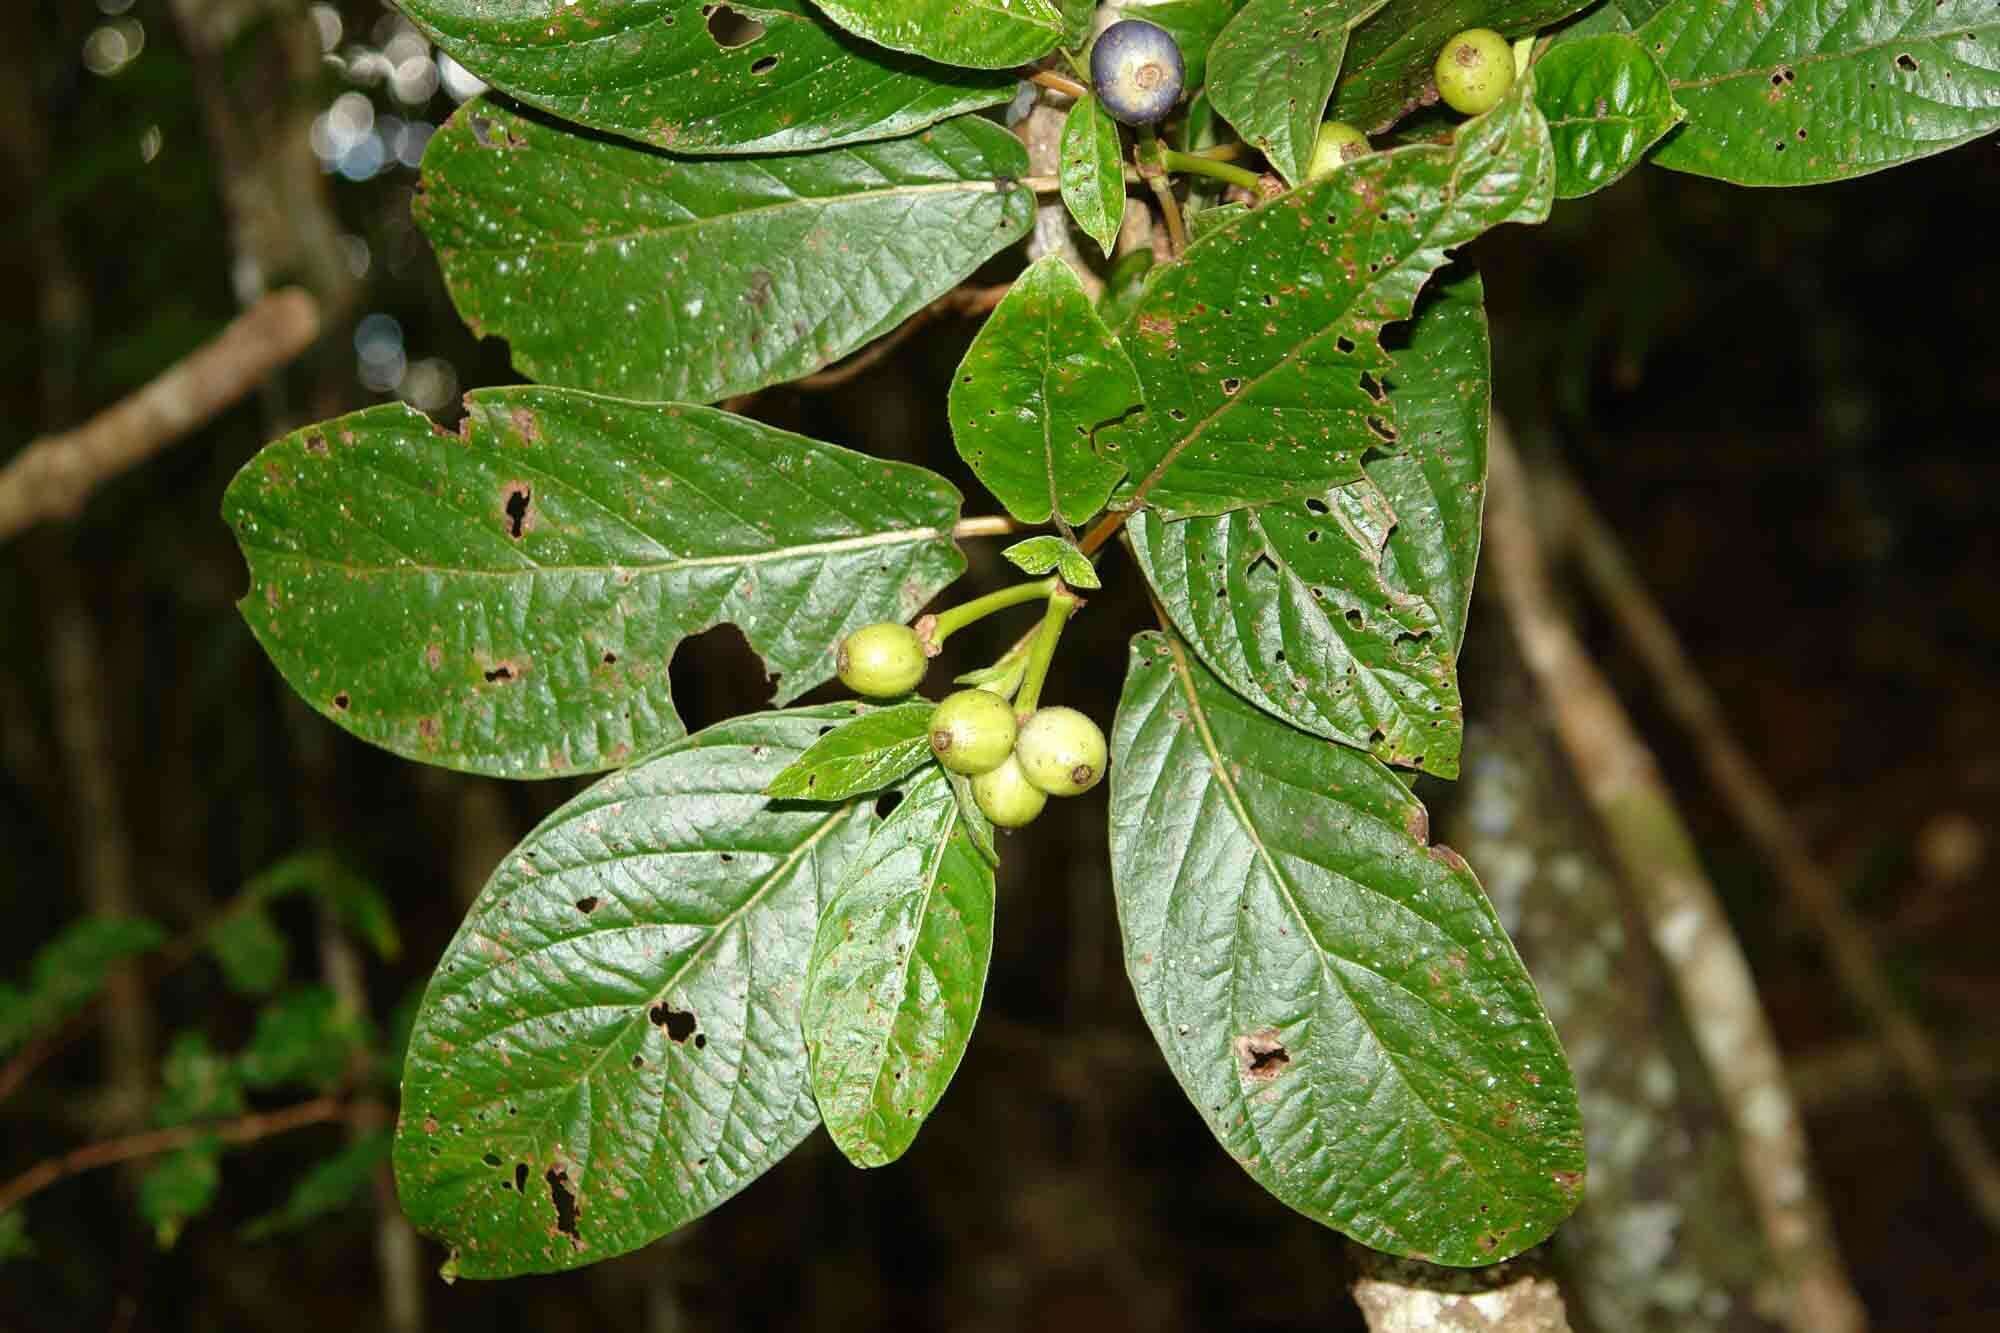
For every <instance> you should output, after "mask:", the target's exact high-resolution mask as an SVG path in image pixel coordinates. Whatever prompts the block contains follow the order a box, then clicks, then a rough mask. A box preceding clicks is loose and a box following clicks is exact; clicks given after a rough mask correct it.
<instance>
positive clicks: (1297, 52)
mask: <svg viewBox="0 0 2000 1333" xmlns="http://www.w3.org/2000/svg"><path fill="white" fill-rule="evenodd" d="M1382 5H1383V0H1249V3H1248V4H1247V5H1245V6H1244V7H1243V10H1242V12H1241V13H1239V14H1237V16H1236V17H1235V18H1234V19H1233V20H1231V21H1230V24H1229V26H1228V27H1226V28H1224V29H1223V30H1222V35H1221V36H1220V37H1218V38H1216V40H1215V45H1214V47H1213V48H1212V49H1211V50H1210V51H1209V54H1208V63H1209V74H1208V95H1209V97H1210V99H1211V100H1213V101H1214V103H1215V109H1216V110H1217V111H1220V112H1221V113H1222V115H1223V117H1224V118H1225V119H1227V120H1228V121H1229V123H1230V124H1231V125H1234V126H1235V127H1236V132H1237V133H1238V134H1241V135H1242V136H1243V138H1244V139H1245V141H1247V142H1248V143H1250V144H1251V145H1253V146H1254V147H1256V148H1257V149H1259V150H1260V151H1261V152H1262V153H1263V154H1264V156H1265V157H1266V158H1269V159H1270V162H1271V167H1272V169H1273V170H1275V171H1276V172H1277V173H1278V174H1279V175H1280V176H1283V177H1284V178H1285V179H1286V180H1287V181H1289V182H1290V183H1291V184H1293V185H1297V184H1299V183H1300V182H1301V181H1303V180H1305V178H1306V165H1307V164H1308V163H1309V162H1310V161H1311V160H1312V152H1313V141H1314V140H1315V138H1317V137H1318V134H1319V123H1320V119H1321V117H1322V115H1323V114H1324V113H1325V111H1326V99H1327V97H1328V96H1329V95H1330V94H1331V93H1332V92H1333V83H1334V79H1335V78H1336V77H1337V76H1338V75H1339V74H1340V62H1341V59H1342V57H1344V56H1345V55H1346V54H1347V35H1348V32H1349V31H1350V30H1351V29H1352V28H1353V27H1354V26H1355V25H1356V24H1358V23H1360V22H1361V21H1362V20H1363V19H1366V18H1367V17H1368V16H1369V15H1371V14H1373V13H1374V12H1375V11H1376V10H1378V9H1380V8H1381V7H1382Z"/></svg>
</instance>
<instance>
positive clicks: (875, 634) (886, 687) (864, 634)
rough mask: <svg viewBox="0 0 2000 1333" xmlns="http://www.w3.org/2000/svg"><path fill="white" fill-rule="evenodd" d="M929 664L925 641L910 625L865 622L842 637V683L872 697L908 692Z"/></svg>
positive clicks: (912, 688) (922, 675) (884, 697)
mask: <svg viewBox="0 0 2000 1333" xmlns="http://www.w3.org/2000/svg"><path fill="white" fill-rule="evenodd" d="M929 665H930V660H929V659H928V658H926V657H925V656H924V645H923V643H922V642H921V641H920V640H919V639H918V638H917V632H916V631H915V630H913V629H911V628H910V627H909V626H908V625H894V624H890V623H888V622H886V621H884V622H883V623H881V624H877V625H863V626H862V627H861V628H860V629H858V630H856V631H854V633H852V634H850V635H848V636H847V637H846V638H845V639H842V640H841V641H840V683H841V684H843V685H845V686H846V687H847V688H848V689H850V690H853V691H854V692H855V693H856V694H865V695H867V696H868V697H869V698H871V699H890V698H894V697H895V696H896V695H899V694H908V693H909V692H910V691H911V690H914V689H915V688H917V682H918V681H920V680H922V679H923V678H924V669H925V668H926V667H928V666H929Z"/></svg>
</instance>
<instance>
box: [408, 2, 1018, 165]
mask: <svg viewBox="0 0 2000 1333" xmlns="http://www.w3.org/2000/svg"><path fill="white" fill-rule="evenodd" d="M398 8H400V9H401V10H402V11H403V12H404V13H405V14H407V15H409V16H410V18H411V19H412V20H413V21H414V22H415V23H416V24H417V26H418V27H420V28H422V29H423V30H424V32H425V33H427V34H428V35H429V36H430V38H431V39H432V40H433V41H435V42H436V43H437V44H438V45H439V46H440V47H442V48H443V49H444V50H445V51H446V52H447V53H448V54H450V55H451V56H452V57H453V58H454V59H456V60H458V61H459V62H460V63H461V64H463V65H464V66H465V67H466V68H467V69H469V70H471V71H472V72H473V73H475V74H477V75H479V77H480V78H482V79H485V80H486V81H487V82H489V83H491V84H492V85H493V86H494V87H496V88H499V89H500V90H501V91H503V92H506V93H509V94H512V95H513V96H514V97H517V98H519V99H520V100H521V101H523V102H526V103H527V104H528V105H530V106H537V107H541V108H543V109H545V110H548V111H551V112H553V113H555V114H556V115H558V116H561V117H562V118H563V119H564V120H569V121H574V122H576V123H577V124H579V125H588V126H590V127H591V128H593V129H600V130H609V131H610V132H611V133H613V134H620V135H624V136H626V137H627V138H632V139H639V140H643V141H644V142H646V143H650V144H655V145H657V146H659V147H661V148H670V149H673V150H675V151H676V152H682V153H793V152H799V151H802V150H806V149H815V148H830V147H833V146H835V145H837V144H844V143H855V142H859V141H861V140H866V139H884V138H891V137H894V136H896V135H899V134H908V133H910V132H911V131H913V130H920V129H923V128H924V127H925V126H927V125H930V124H933V123H935V122H937V121H939V120H943V119H945V118H946V117H948V116H954V115H957V114H959V113H960V112H964V111H975V110H977V109H979V108H980V107H985V106H994V105H997V104H998V103H1001V102H1005V101H1006V100H1007V99H1008V98H1009V97H1012V96H1013V94H1014V87H1015V81H1014V79H1013V78H1012V77H1010V76H1007V75H1004V74H988V73H982V72H975V71H972V70H962V69H948V68H945V67H943V66H939V65H933V64H930V63H928V62H926V61H923V60H917V59H914V58H912V57H910V56H907V55H902V54H899V53H896V52H893V51H884V50H882V49H881V48H879V47H875V46H870V45H868V44H866V43H864V42H857V41H855V40H853V39H852V38H850V37H848V36H847V35H846V34H845V33H843V32H841V31H840V29H839V28H837V27H835V26H834V24H833V23H831V22H829V21H828V20H827V19H826V18H825V17H824V16H822V15H820V14H819V13H817V12H815V11H814V9H813V7H812V6H811V5H809V4H807V3H806V0H745V2H743V3H737V4H732V5H729V6H727V9H728V10H729V11H730V12H731V13H733V14H734V15H735V16H736V17H737V19H738V20H739V24H738V25H737V26H736V27H735V28H734V29H733V30H732V28H730V27H729V26H725V23H726V21H725V20H718V19H716V18H715V17H714V11H717V10H718V9H720V8H722V7H720V6H717V5H715V4H712V3H710V2H709V0H564V3H562V4H560V5H558V4H555V3H553V0H551V2H550V3H543V4H524V3H519V2H518V0H517V2H516V3H510V4H503V5H496V4H494V3H493V0H400V3H399V4H398ZM725 40H727V41H728V42H729V45H727V46H725V45H723V42H724V41H725Z"/></svg>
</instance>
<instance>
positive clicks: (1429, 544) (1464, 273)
mask: <svg viewBox="0 0 2000 1333" xmlns="http://www.w3.org/2000/svg"><path fill="white" fill-rule="evenodd" d="M1391 355H1392V358H1393V364H1392V366H1391V368H1390V372H1389V374H1390V378H1392V379H1393V380H1394V381H1395V382H1396V386H1397V388H1396V410H1397V413H1398V416H1399V419H1400V420H1401V421H1402V423H1403V439H1404V446H1405V447H1404V449H1403V452H1402V453H1400V454H1394V455H1391V456H1390V457H1387V458H1376V459H1371V460H1370V461H1369V462H1368V463H1366V464H1365V465H1364V467H1365V469H1366V471H1367V473H1368V479H1369V480H1370V481H1372V482H1374V483H1375V486H1376V488H1377V489H1378V490H1380V491H1381V493H1382V496H1383V498H1384V499H1386V500H1387V501H1388V502H1389V507H1390V509H1392V510H1393V511H1395V515H1396V526H1395V529H1394V530H1393V531H1391V532H1390V534H1389V540H1388V543H1387V544H1386V545H1385V546H1384V547H1383V548H1382V576H1383V578H1384V579H1385V580H1387V582H1388V583H1389V585H1390V587H1392V588H1396V589H1400V590H1401V591H1402V592H1404V593H1406V594H1410V595H1414V596H1417V597H1421V598H1422V599H1423V600H1424V602H1425V603H1426V604H1427V605H1429V607H1430V608H1431V610H1432V611H1434V612H1435V613H1436V614H1437V619H1438V627H1439V631H1440V633H1441V634H1442V635H1443V638H1444V644H1443V649H1442V651H1443V652H1445V653H1447V654H1449V655H1450V656H1451V657H1452V658H1453V659H1456V657H1457V656H1458V652H1459V649H1460V648H1461V647H1462V646H1463V645H1464V643H1465V617H1466V612H1467V609H1468V608H1469V606H1470V605H1471V602H1472V578H1473V573H1474V571H1476V570H1477V568H1478V566H1479V537H1480V530H1481V519H1482V516H1483V515H1484V513H1485V509H1486V435H1487V430H1488V427H1489V425H1490V423H1491V421H1492V413H1493V358H1492V351H1491V341H1490V339H1489V338H1488V336H1487V330H1486V294H1485V290H1484V288H1483V286H1482V285H1481V283H1480V281H1479V275H1478V274H1477V273H1475V272H1472V271H1470V270H1464V269H1459V270H1456V271H1454V270H1450V269H1448V270H1446V271H1445V272H1444V273H1441V274H1439V275H1438V276H1437V278H1435V279H1433V280H1432V282H1431V284H1430V286H1428V287H1426V288H1424V294H1423V295H1422V296H1421V297H1420V298H1418V300H1417V315H1416V318H1415V319H1414V320H1412V321H1411V323H1410V325H1409V340H1408V342H1407V343H1406V344H1404V345H1403V346H1400V347H1398V348H1397V349H1396V350H1395V351H1394V352H1393V353H1392V354H1391ZM1454 725H1456V724H1455V723H1454Z"/></svg>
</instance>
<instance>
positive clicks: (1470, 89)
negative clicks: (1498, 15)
mask: <svg viewBox="0 0 2000 1333" xmlns="http://www.w3.org/2000/svg"><path fill="white" fill-rule="evenodd" d="M1431 72H1432V73H1433V74H1435V75H1436V76H1437V86H1438V96H1440V97H1442V98H1444V100H1445V105H1447V106H1449V107H1450V108H1451V109H1452V110H1454V111H1461V112H1463V113H1465V114H1466V115H1468V116H1477V115H1480V114H1481V113H1483V112H1487V111H1491V110H1492V109H1493V108H1494V107H1495V106H1498V105H1499V103H1500V99H1501V98H1502V97H1505V96H1506V95H1507V90H1508V89H1509V88H1511V87H1513V86H1514V49H1513V48H1512V47H1510V46H1508V45H1507V39H1506V38H1505V37H1502V36H1501V35H1500V34H1499V33H1497V32H1495V31H1493V29H1491V28H1467V29H1466V30H1465V31H1464V32H1462V33H1460V34H1458V36H1456V37H1454V38H1452V39H1451V40H1450V41H1448V42H1446V43H1445V44H1444V49H1443V50H1442V51H1440V52H1438V58H1437V64H1436V65H1434V66H1433V67H1432V69H1431Z"/></svg>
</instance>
